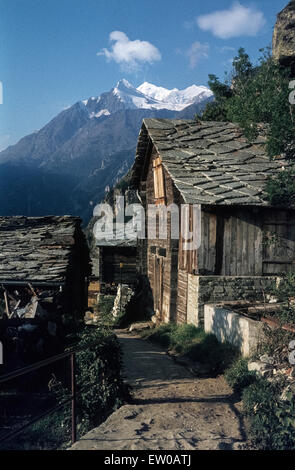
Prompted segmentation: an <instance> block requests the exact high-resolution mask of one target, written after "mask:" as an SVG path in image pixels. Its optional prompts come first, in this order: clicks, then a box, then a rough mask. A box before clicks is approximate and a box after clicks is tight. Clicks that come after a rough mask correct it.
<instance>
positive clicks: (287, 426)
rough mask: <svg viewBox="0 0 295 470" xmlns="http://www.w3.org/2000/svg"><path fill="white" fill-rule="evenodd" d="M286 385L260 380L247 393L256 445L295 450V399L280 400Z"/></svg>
mask: <svg viewBox="0 0 295 470" xmlns="http://www.w3.org/2000/svg"><path fill="white" fill-rule="evenodd" d="M281 392H282V384H278V383H269V382H268V381H266V380H264V379H259V380H257V381H256V382H255V383H253V384H252V385H250V386H249V387H247V388H246V389H245V390H244V392H243V405H244V412H245V415H246V417H247V418H248V423H249V437H250V439H251V442H252V444H253V445H254V446H255V447H256V448H258V449H261V450H294V449H295V402H294V396H293V395H292V394H289V395H288V396H287V400H286V401H282V400H281V399H280V394H281Z"/></svg>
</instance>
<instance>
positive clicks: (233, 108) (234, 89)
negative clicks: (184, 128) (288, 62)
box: [199, 48, 295, 206]
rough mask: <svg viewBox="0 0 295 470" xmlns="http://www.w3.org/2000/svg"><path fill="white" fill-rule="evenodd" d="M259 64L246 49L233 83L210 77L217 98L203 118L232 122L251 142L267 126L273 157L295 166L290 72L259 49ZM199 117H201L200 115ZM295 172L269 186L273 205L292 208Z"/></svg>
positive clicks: (241, 52)
mask: <svg viewBox="0 0 295 470" xmlns="http://www.w3.org/2000/svg"><path fill="white" fill-rule="evenodd" d="M260 52H261V53H262V55H261V57H260V59H259V63H258V65H257V66H254V65H253V64H252V63H251V61H250V58H249V56H248V54H247V53H246V52H245V50H244V49H243V48H241V49H239V51H238V55H237V56H236V57H235V58H234V59H233V70H232V73H231V78H230V80H229V79H228V78H226V80H225V82H224V83H222V82H221V81H220V80H219V79H218V78H217V77H216V76H215V75H209V82H208V85H209V87H210V89H211V90H212V91H213V93H214V95H215V101H214V102H213V103H209V104H208V105H207V107H206V108H205V110H204V112H203V114H202V116H201V118H202V119H203V120H213V121H214V120H222V121H231V122H235V123H237V124H239V125H240V127H241V128H242V129H243V131H244V133H245V135H246V136H247V137H248V138H249V140H254V139H255V138H256V137H257V135H258V133H259V125H260V124H261V123H263V124H266V137H267V142H266V151H267V153H268V155H269V156H270V157H275V156H277V155H281V154H284V155H285V156H286V158H287V159H289V160H290V161H292V162H294V163H295V120H294V109H293V107H292V105H291V104H290V103H289V94H290V90H289V82H290V70H289V69H288V68H286V67H283V66H281V65H280V64H279V63H278V62H277V61H275V60H274V59H273V57H272V56H271V52H270V49H269V48H267V49H260ZM199 118H200V116H199ZM293 179H294V171H293V170H291V171H290V170H286V173H285V172H282V173H280V175H278V178H277V179H273V178H272V179H271V180H270V182H269V184H268V185H267V192H268V195H269V197H268V199H269V201H270V202H271V203H272V204H281V205H289V206H290V205H291V204H293V203H294V200H295V189H294V187H295V184H294V183H293Z"/></svg>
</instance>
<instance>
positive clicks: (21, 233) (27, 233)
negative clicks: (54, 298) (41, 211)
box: [0, 216, 81, 284]
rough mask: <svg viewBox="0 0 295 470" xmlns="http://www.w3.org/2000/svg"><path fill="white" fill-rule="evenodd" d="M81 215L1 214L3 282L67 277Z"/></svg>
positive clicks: (41, 280)
mask: <svg viewBox="0 0 295 470" xmlns="http://www.w3.org/2000/svg"><path fill="white" fill-rule="evenodd" d="M80 223H81V219H80V218H79V217H70V216H63V217H57V216H48V217H23V216H18V217H0V284H1V283H4V282H5V281H31V282H48V283H51V282H57V283H59V282H61V283H63V282H64V281H65V280H66V277H67V274H68V272H69V269H70V265H71V260H72V254H73V252H74V250H75V244H76V235H77V230H80Z"/></svg>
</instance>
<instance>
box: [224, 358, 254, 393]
mask: <svg viewBox="0 0 295 470" xmlns="http://www.w3.org/2000/svg"><path fill="white" fill-rule="evenodd" d="M225 379H226V381H227V383H228V384H229V386H230V387H232V389H233V391H234V392H235V393H238V394H239V395H241V393H242V391H243V390H244V388H246V387H248V386H249V385H250V384H252V383H253V382H255V380H256V373H255V372H254V371H249V370H248V361H247V359H245V358H240V359H238V360H237V361H235V362H234V363H233V364H232V365H231V367H229V368H228V369H227V370H226V371H225Z"/></svg>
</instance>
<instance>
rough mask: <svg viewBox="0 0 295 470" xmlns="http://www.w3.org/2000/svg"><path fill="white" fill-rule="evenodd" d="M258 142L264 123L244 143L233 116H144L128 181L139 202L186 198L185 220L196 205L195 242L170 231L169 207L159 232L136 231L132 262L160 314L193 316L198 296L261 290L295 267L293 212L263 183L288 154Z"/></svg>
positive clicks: (253, 295)
mask: <svg viewBox="0 0 295 470" xmlns="http://www.w3.org/2000/svg"><path fill="white" fill-rule="evenodd" d="M265 142H266V139H265V137H264V136H263V133H262V132H261V135H259V137H257V139H256V140H255V142H253V143H249V141H248V140H247V139H246V137H245V136H244V135H243V134H242V132H241V130H240V129H239V128H238V126H237V125H235V124H232V123H226V122H201V123H199V122H197V121H193V120H168V119H145V120H144V121H143V124H142V128H141V131H140V134H139V138H138V145H137V151H136V158H135V163H134V165H133V168H132V179H131V187H132V188H133V189H134V190H137V191H138V194H139V196H140V198H141V200H142V204H143V205H144V206H145V208H146V209H147V207H148V205H150V204H156V205H157V206H161V205H164V206H169V205H170V204H173V203H174V204H176V205H177V206H178V207H179V206H181V205H183V204H188V205H189V207H190V210H189V216H188V221H187V224H191V223H192V222H191V218H192V217H191V216H192V213H193V212H192V211H193V207H194V206H195V207H197V208H198V210H199V214H200V220H199V226H198V233H199V238H200V240H199V244H198V245H199V246H198V248H196V249H194V250H184V249H183V240H182V239H181V237H180V240H177V239H171V237H170V236H169V235H170V232H169V231H171V216H170V213H169V212H168V236H167V237H166V238H165V239H159V238H158V237H155V238H154V239H148V237H146V239H145V240H142V241H139V247H138V271H139V274H142V275H145V276H148V278H149V282H150V285H151V288H152V291H153V297H154V309H155V312H156V313H157V314H158V315H159V317H160V318H161V320H162V321H165V322H168V321H176V322H179V323H186V322H188V323H193V324H195V325H198V324H200V323H202V321H203V308H204V304H205V303H208V302H215V301H226V300H245V299H247V300H251V299H253V300H254V299H257V300H259V299H260V298H262V297H263V296H264V294H265V288H266V287H267V286H268V285H269V284H270V283H272V282H273V281H274V280H277V278H278V277H279V276H280V274H281V273H283V272H286V271H287V270H289V269H292V267H294V266H293V265H294V264H295V219H294V214H295V212H294V210H286V209H284V208H277V207H270V206H269V204H268V202H267V201H266V198H265V191H264V187H265V183H266V180H267V178H268V177H269V176H272V175H275V174H277V173H278V172H279V171H281V170H282V169H283V168H286V167H287V166H288V164H287V162H286V161H284V159H283V158H281V157H278V158H275V159H273V160H270V158H269V157H268V156H267V155H266V152H265ZM179 223H180V224H181V223H182V220H181V216H180V222H179ZM190 228H192V227H190Z"/></svg>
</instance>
